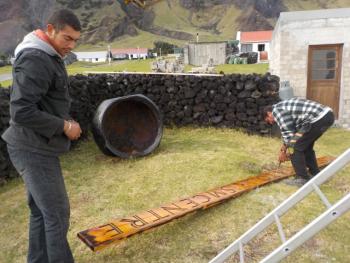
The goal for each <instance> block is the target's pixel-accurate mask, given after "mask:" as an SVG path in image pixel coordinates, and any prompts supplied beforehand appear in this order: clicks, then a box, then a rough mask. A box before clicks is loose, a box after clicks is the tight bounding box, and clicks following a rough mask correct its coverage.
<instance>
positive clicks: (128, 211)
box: [0, 128, 350, 263]
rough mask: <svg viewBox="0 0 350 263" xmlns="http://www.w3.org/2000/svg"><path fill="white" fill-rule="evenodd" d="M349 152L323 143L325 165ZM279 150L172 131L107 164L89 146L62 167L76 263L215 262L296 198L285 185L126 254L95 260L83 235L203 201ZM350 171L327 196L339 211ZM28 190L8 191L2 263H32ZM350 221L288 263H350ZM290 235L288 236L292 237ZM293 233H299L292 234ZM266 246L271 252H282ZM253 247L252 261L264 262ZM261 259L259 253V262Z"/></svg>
mask: <svg viewBox="0 0 350 263" xmlns="http://www.w3.org/2000/svg"><path fill="white" fill-rule="evenodd" d="M349 145H350V133H349V131H345V130H342V129H336V128H334V129H331V130H330V131H328V132H327V133H326V134H325V135H324V136H322V137H321V138H320V140H319V141H318V142H317V143H316V152H317V153H318V155H333V156H338V155H339V154H341V153H342V152H343V151H344V150H345V149H347V148H348V147H349ZM279 146H280V140H279V139H277V138H267V137H259V136H248V135H246V134H244V133H241V132H238V131H234V130H229V129H214V128H205V129H204V128H203V129H199V128H174V129H165V131H164V135H163V139H162V142H161V145H160V147H159V148H158V149H157V150H156V151H155V152H154V153H152V154H151V155H149V156H147V157H144V158H139V159H131V160H121V159H119V158H113V157H107V156H104V155H103V154H102V153H101V152H100V151H99V150H98V148H97V146H96V145H95V143H94V142H93V141H91V140H90V141H87V142H84V143H82V144H80V146H79V147H78V148H76V149H74V150H72V151H71V152H69V153H68V154H65V155H64V156H63V157H62V158H61V161H62V169H63V174H64V177H65V182H66V186H67V190H68V194H69V197H70V202H71V212H72V213H71V228H70V231H69V241H70V244H71V248H72V251H73V254H74V256H75V259H76V262H81V263H85V262H86V263H90V262H99V263H103V262H106V263H107V262H108V263H110V262H125V263H126V262H138V263H139V262H140V263H142V262H174V263H176V262H194V263H196V262H208V261H209V260H210V259H211V258H212V257H214V256H215V255H216V254H217V253H218V252H219V251H221V250H222V249H223V248H225V247H226V246H227V245H229V244H230V243H231V242H232V241H233V240H235V239H236V238H238V237H239V236H240V235H241V234H242V233H244V232H245V231H246V230H247V229H249V228H250V227H251V226H252V225H254V224H255V223H256V222H257V221H258V220H259V219H260V218H262V217H263V216H264V215H265V214H266V213H268V212H269V211H270V210H271V209H273V208H274V207H275V206H277V205H278V204H279V203H281V202H282V201H283V200H284V199H286V198H287V197H288V196H290V195H291V194H292V193H294V192H295V191H296V190H297V188H296V187H294V186H289V185H286V184H285V183H283V182H279V183H274V184H271V185H268V186H264V187H261V188H259V189H257V190H254V191H252V192H250V193H248V194H245V195H243V196H241V197H238V198H236V199H233V200H230V201H228V202H226V203H224V204H221V205H218V206H216V207H213V208H210V209H207V210H203V211H198V212H196V213H193V214H190V215H187V216H185V217H183V218H180V219H177V220H174V221H172V222H170V223H167V224H165V225H163V226H160V227H158V228H156V229H154V230H152V231H148V232H146V233H142V234H139V235H135V236H133V237H131V238H129V239H126V240H124V241H123V242H121V243H120V244H118V245H112V246H111V247H109V248H107V249H105V250H102V251H100V252H99V253H93V252H91V251H90V250H89V249H88V248H87V247H86V246H85V245H84V244H83V243H82V242H81V241H80V240H78V238H77V237H76V234H77V232H80V231H82V230H85V229H87V228H90V227H94V226H98V225H101V224H103V223H107V222H109V221H110V220H111V219H114V218H120V217H125V216H129V215H133V214H135V213H138V212H141V211H144V210H146V209H151V208H154V207H158V206H159V205H161V204H164V203H168V202H171V201H177V200H179V199H180V198H184V197H188V196H190V195H193V194H195V193H198V192H202V191H206V190H209V189H212V188H214V187H218V186H222V185H225V184H229V183H231V182H234V181H237V180H241V179H244V178H247V177H248V176H253V175H256V174H257V173H258V172H259V171H261V170H262V169H263V168H264V167H271V165H272V164H274V165H276V163H277V162H276V158H277V154H278V151H279ZM349 172H350V167H347V168H346V171H345V172H342V173H340V174H339V175H337V176H336V177H335V178H334V179H332V180H331V181H330V182H328V183H327V184H326V185H324V186H322V190H323V191H324V193H325V194H326V195H327V197H328V198H329V200H330V201H331V202H334V201H336V200H337V199H339V198H340V197H341V196H342V195H345V193H348V192H349V191H350V177H349V176H348V175H349ZM25 196H26V194H25V188H24V186H23V184H22V183H21V181H20V180H14V181H12V182H10V183H9V184H8V185H6V186H5V187H2V188H0V203H1V206H0V222H1V227H2V235H0V243H1V244H2V245H1V248H0V262H4V263H5V262H14V263H15V262H24V261H25V257H26V249H27V243H28V237H27V235H28V234H27V232H28V209H27V205H26V200H25V198H26V197H25ZM322 209H324V207H323V205H321V203H320V201H319V200H318V199H317V198H316V197H315V195H313V196H311V197H309V198H307V199H305V200H304V201H303V202H302V204H301V205H300V206H299V205H298V207H297V208H296V209H293V210H292V213H291V214H289V217H282V222H284V223H285V222H286V223H288V224H287V225H286V226H285V230H286V233H287V235H288V236H289V235H290V233H291V232H293V231H295V229H296V228H297V227H300V226H301V225H302V223H304V222H307V221H310V220H311V219H312V218H313V217H314V216H315V214H317V213H318V212H320V211H321V210H322ZM349 220H350V214H349V213H347V214H346V215H344V216H343V217H342V218H340V219H338V220H337V221H336V222H335V223H333V224H331V225H330V226H329V227H328V228H327V229H325V230H323V231H322V232H320V233H319V234H317V235H316V237H315V238H313V239H312V240H311V241H308V243H307V246H303V247H302V248H300V249H298V250H297V251H296V252H294V253H293V254H292V255H291V256H290V257H288V258H287V260H285V261H284V262H290V263H292V262H331V261H332V262H341V263H347V262H350V254H349V253H348V251H349V250H350V227H349V223H348V222H349ZM287 226H288V227H287ZM289 227H290V229H291V230H289ZM269 233H270V235H268V236H263V237H262V238H263V239H264V240H265V243H267V244H268V245H269V246H270V245H271V244H275V243H278V242H277V241H275V240H272V237H273V235H272V232H271V231H270V232H269ZM262 243H263V242H262V241H261V240H257V241H254V242H253V246H252V247H251V248H250V250H249V251H250V252H251V253H250V257H252V259H254V260H258V259H260V258H257V257H256V254H255V253H257V254H258V255H260V257H261V255H262V254H261V253H263V252H266V251H265V248H266V247H265V246H263V245H262ZM253 252H255V253H253Z"/></svg>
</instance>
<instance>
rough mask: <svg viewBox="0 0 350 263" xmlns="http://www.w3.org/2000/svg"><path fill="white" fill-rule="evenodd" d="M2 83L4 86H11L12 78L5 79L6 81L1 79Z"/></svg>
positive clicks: (0, 83) (0, 82)
mask: <svg viewBox="0 0 350 263" xmlns="http://www.w3.org/2000/svg"><path fill="white" fill-rule="evenodd" d="M0 85H1V86H2V87H5V88H7V87H9V86H11V85H12V79H9V80H5V81H0Z"/></svg>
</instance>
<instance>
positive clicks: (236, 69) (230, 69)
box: [215, 63, 269, 74]
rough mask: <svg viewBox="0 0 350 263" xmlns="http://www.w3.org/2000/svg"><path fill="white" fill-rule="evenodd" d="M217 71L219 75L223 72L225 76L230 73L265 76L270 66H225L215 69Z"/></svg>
mask: <svg viewBox="0 0 350 263" xmlns="http://www.w3.org/2000/svg"><path fill="white" fill-rule="evenodd" d="M215 69H216V71H217V72H218V73H219V72H220V71H223V72H224V73H225V74H230V73H240V74H251V73H257V74H265V73H266V72H267V71H268V69H269V64H267V63H261V64H224V65H219V66H216V67H215Z"/></svg>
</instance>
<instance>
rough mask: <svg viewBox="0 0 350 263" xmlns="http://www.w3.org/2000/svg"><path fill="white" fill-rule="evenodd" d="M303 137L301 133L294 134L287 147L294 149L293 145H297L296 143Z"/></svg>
mask: <svg viewBox="0 0 350 263" xmlns="http://www.w3.org/2000/svg"><path fill="white" fill-rule="evenodd" d="M302 136H303V134H302V133H301V132H297V133H296V134H294V136H293V137H292V138H291V139H290V141H289V146H290V147H294V145H295V144H296V143H297V141H298V140H299V139H300V138H301V137H302Z"/></svg>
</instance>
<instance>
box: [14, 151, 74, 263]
mask: <svg viewBox="0 0 350 263" xmlns="http://www.w3.org/2000/svg"><path fill="white" fill-rule="evenodd" d="M8 152H9V155H10V159H11V161H12V163H13V165H14V166H15V168H16V170H17V171H18V173H19V174H20V175H21V177H22V178H23V180H24V183H25V186H26V189H27V194H28V205H29V208H30V223H29V249H28V262H29V263H34V262H35V263H72V262H74V260H73V256H72V253H71V250H70V248H69V244H68V241H67V232H68V228H69V215H70V208H69V200H68V196H67V192H66V188H65V185H64V181H63V176H62V172H61V166H60V161H59V159H58V157H55V156H46V155H42V154H38V153H33V152H27V151H23V150H19V149H16V148H15V147H12V146H9V145H8Z"/></svg>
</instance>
